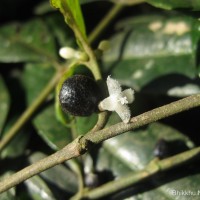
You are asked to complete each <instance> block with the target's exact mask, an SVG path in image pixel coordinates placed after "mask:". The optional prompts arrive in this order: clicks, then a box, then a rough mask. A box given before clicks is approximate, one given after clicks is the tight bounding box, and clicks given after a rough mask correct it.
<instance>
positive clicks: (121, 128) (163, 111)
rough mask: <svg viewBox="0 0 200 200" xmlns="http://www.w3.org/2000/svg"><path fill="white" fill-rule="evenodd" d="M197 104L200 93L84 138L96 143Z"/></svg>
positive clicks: (199, 102) (199, 99) (198, 104)
mask: <svg viewBox="0 0 200 200" xmlns="http://www.w3.org/2000/svg"><path fill="white" fill-rule="evenodd" d="M197 106H200V94H195V95H191V96H189V97H186V98H184V99H181V100H178V101H175V102H172V103H170V104H167V105H164V106H161V107H159V108H155V109H153V110H151V111H148V112H145V113H143V114H141V115H138V116H137V117H133V118H132V119H131V121H130V123H128V124H125V123H123V122H120V123H117V124H115V125H113V126H110V127H107V128H104V129H103V130H100V131H97V132H95V133H92V132H91V133H88V134H86V135H85V137H83V139H86V140H89V141H90V142H92V143H94V144H96V143H99V142H102V141H104V140H107V139H109V138H111V137H115V136H117V135H119V134H121V133H124V132H127V131H129V130H132V129H135V128H138V127H141V126H144V125H146V124H149V123H152V122H155V121H158V120H160V119H163V118H166V117H169V116H171V115H174V114H177V113H180V112H183V111H185V110H188V109H191V108H195V107H197Z"/></svg>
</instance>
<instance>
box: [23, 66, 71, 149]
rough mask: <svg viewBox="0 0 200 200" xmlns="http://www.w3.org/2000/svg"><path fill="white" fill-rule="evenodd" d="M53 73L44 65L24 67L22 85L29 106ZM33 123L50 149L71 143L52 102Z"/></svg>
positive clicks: (69, 136) (39, 113) (52, 70)
mask: <svg viewBox="0 0 200 200" xmlns="http://www.w3.org/2000/svg"><path fill="white" fill-rule="evenodd" d="M54 73H55V70H54V69H53V68H51V67H49V66H48V65H45V64H37V65H36V64H27V65H26V68H25V71H24V77H23V83H24V87H25V89H26V94H27V100H28V103H29V104H30V103H31V102H32V101H33V100H34V99H36V98H37V97H38V95H39V94H40V92H41V91H42V90H43V89H44V87H45V86H46V85H47V83H48V82H49V81H50V79H51V78H52V76H53V74H54ZM49 100H50V99H49ZM51 100H52V96H51ZM33 122H34V125H35V127H36V129H37V130H38V133H39V134H40V136H41V137H42V138H43V139H44V140H45V141H46V143H47V144H48V145H49V146H50V147H51V148H53V149H59V148H62V147H64V146H65V145H66V144H67V143H69V142H70V141H71V135H70V130H69V129H68V128H66V127H64V126H63V125H62V124H61V123H60V122H58V121H57V119H56V116H55V110H54V104H53V102H52V101H50V102H49V104H46V106H44V107H43V108H42V109H41V110H40V112H38V113H37V115H36V116H35V118H34V120H33Z"/></svg>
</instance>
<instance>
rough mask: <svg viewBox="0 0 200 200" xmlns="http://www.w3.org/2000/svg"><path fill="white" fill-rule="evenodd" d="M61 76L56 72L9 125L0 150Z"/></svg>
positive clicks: (0, 143) (0, 142) (0, 149)
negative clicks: (13, 122) (12, 123)
mask: <svg viewBox="0 0 200 200" xmlns="http://www.w3.org/2000/svg"><path fill="white" fill-rule="evenodd" d="M60 76H61V73H60V72H57V73H56V74H55V75H54V76H53V77H52V79H51V80H50V81H49V83H48V84H47V85H46V87H45V88H44V90H43V91H42V92H41V93H40V95H39V96H38V98H36V99H35V101H34V102H33V103H32V104H31V105H30V106H29V107H28V108H27V109H26V110H25V112H24V113H23V114H22V115H21V116H20V118H19V119H18V120H17V121H16V123H15V124H14V125H13V126H12V127H11V129H10V130H9V131H8V132H7V133H5V134H4V135H5V136H4V137H3V138H2V140H1V141H0V152H1V151H2V149H3V148H4V147H5V146H6V145H7V144H8V143H9V142H10V141H11V139H12V138H13V137H14V136H15V135H16V134H17V132H18V131H19V130H20V129H21V128H22V126H23V125H24V124H25V123H26V122H27V121H28V120H29V119H30V117H31V116H32V115H33V114H34V112H35V111H36V110H37V108H38V107H39V106H40V105H41V104H42V103H43V102H44V100H45V99H46V97H47V96H48V95H49V93H50V92H51V91H52V90H53V89H54V87H55V85H56V83H57V82H58V80H59V78H60Z"/></svg>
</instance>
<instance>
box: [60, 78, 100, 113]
mask: <svg viewBox="0 0 200 200" xmlns="http://www.w3.org/2000/svg"><path fill="white" fill-rule="evenodd" d="M100 97H101V91H100V89H99V87H98V85H97V84H96V82H95V81H94V80H93V79H91V78H90V77H87V76H84V75H74V76H72V77H70V78H68V79H67V80H66V81H65V82H64V83H63V85H62V88H61V90H60V94H59V100H60V104H61V107H62V109H63V110H64V111H65V112H69V113H70V114H72V115H75V116H89V115H91V114H92V113H93V112H95V111H97V108H98V103H99V101H100V100H101V98H100Z"/></svg>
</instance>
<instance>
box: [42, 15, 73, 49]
mask: <svg viewBox="0 0 200 200" xmlns="http://www.w3.org/2000/svg"><path fill="white" fill-rule="evenodd" d="M44 20H45V23H46V25H47V26H48V29H49V30H50V32H51V34H53V35H54V37H55V38H56V42H57V43H58V45H59V47H63V46H70V47H75V40H74V39H73V38H74V35H73V34H72V32H71V31H70V30H69V28H68V27H67V26H66V24H65V21H64V19H63V17H62V15H61V14H60V13H57V12H56V13H52V14H51V15H48V16H47V17H44Z"/></svg>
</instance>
